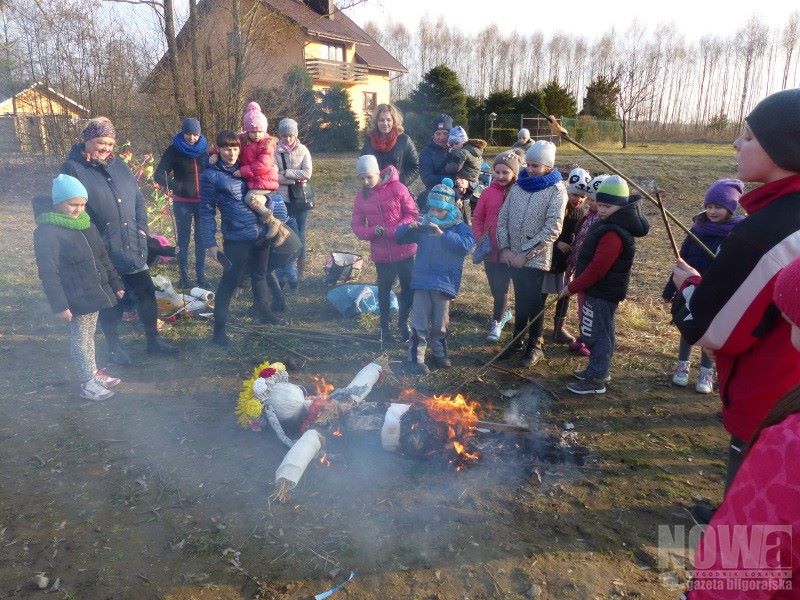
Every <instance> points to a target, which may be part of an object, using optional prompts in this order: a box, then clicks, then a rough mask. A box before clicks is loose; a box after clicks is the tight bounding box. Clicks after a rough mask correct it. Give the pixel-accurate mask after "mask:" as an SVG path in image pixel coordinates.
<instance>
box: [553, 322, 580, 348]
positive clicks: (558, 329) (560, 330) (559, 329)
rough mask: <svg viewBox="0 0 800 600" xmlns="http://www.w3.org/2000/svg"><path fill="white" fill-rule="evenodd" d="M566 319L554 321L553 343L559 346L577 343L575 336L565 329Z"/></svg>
mask: <svg viewBox="0 0 800 600" xmlns="http://www.w3.org/2000/svg"><path fill="white" fill-rule="evenodd" d="M565 320H566V319H558V318H556V319H553V341H554V342H558V343H559V344H571V343H573V342H574V341H575V336H574V335H572V334H571V333H570V332H569V331H567V330H566V329H564V321H565Z"/></svg>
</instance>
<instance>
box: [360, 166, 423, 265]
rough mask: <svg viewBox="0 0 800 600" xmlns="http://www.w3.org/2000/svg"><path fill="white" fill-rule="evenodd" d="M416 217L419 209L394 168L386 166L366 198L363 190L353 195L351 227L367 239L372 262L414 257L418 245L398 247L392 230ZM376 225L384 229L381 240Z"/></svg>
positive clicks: (362, 238) (411, 221)
mask: <svg viewBox="0 0 800 600" xmlns="http://www.w3.org/2000/svg"><path fill="white" fill-rule="evenodd" d="M418 218H419V209H417V204H416V202H414V198H412V197H411V193H410V192H409V191H408V188H407V187H406V186H404V185H403V184H402V183H400V176H399V175H398V173H397V169H396V168H395V167H394V165H389V166H387V167H386V168H385V169H384V170H383V171H381V180H380V182H378V185H376V186H375V187H374V188H372V189H371V190H369V195H368V196H367V197H366V198H365V197H364V191H363V190H359V191H358V194H356V199H355V202H353V218H352V219H351V220H350V226H351V227H352V228H353V233H355V234H356V236H358V238H359V239H361V240H369V243H370V252H371V254H372V261H373V262H376V263H388V262H397V261H399V260H405V259H406V258H411V257H412V256H414V255H415V254H416V253H417V245H416V244H398V243H397V242H396V241H395V239H394V234H395V231H397V228H398V227H399V226H400V225H403V224H404V223H413V222H414V221H416V220H417V219H418ZM378 225H382V226H383V228H384V229H385V230H386V231H385V232H384V234H383V235H382V236H380V237H377V236H376V235H375V227H377V226H378Z"/></svg>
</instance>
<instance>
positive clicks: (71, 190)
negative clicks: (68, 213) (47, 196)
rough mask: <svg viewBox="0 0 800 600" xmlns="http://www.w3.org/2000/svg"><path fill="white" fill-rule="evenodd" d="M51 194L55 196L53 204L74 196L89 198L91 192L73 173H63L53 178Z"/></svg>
mask: <svg viewBox="0 0 800 600" xmlns="http://www.w3.org/2000/svg"><path fill="white" fill-rule="evenodd" d="M51 195H52V197H53V206H56V205H58V204H61V203H62V202H64V201H65V200H72V199H73V198H86V199H87V200H88V198H89V193H88V192H87V191H86V188H85V187H83V184H82V183H81V182H80V181H78V180H77V179H75V178H74V177H73V176H72V175H64V174H63V173H61V174H60V175H59V176H58V177H56V178H55V179H53V191H52V193H51Z"/></svg>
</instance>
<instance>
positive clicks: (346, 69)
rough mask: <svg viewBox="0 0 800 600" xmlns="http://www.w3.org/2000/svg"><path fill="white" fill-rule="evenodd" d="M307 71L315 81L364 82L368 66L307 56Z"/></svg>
mask: <svg viewBox="0 0 800 600" xmlns="http://www.w3.org/2000/svg"><path fill="white" fill-rule="evenodd" d="M306 71H308V74H309V75H311V78H312V79H313V80H314V81H329V82H335V83H363V82H365V81H367V66H366V65H358V64H355V63H348V62H342V61H338V60H326V59H324V58H307V59H306Z"/></svg>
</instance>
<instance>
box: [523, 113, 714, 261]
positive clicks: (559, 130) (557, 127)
mask: <svg viewBox="0 0 800 600" xmlns="http://www.w3.org/2000/svg"><path fill="white" fill-rule="evenodd" d="M533 110H535V111H536V112H537V113H539V114H540V115H541V116H543V117H544V118H545V119H547V121H548V122H549V123H550V128H551V129H552V130H553V133H555V134H557V135H560V136H561V137H562V138H564V139H565V140H567V141H568V142H569V143H570V144H572V145H574V146H577V147H578V148H580V149H581V150H583V151H584V152H586V154H588V155H589V156H591V157H592V158H593V159H595V160H596V161H597V162H599V163H600V164H601V165H603V166H605V167H607V168H608V169H611V171H612V172H614V173H616V174H617V175H619V176H620V177H622V178H623V179H624V180H625V181H627V182H628V183H629V184H630V185H631V186H633V187H634V188H636V189H637V190H639V191H640V192H641V193H642V195H643V196H644V197H645V198H647V199H648V200H650V202H652V203H653V204H655V205H656V206H659V203H658V202H657V201H656V199H655V198H653V197H652V196H651V195H650V194H649V193H648V192H647V191H646V190H645V189H644V188H643V187H642V186H640V185H639V184H638V183H636V182H635V181H633V180H632V179H631V178H630V177H628V176H627V175H625V174H624V173H622V172H621V171H620V170H619V169H617V168H616V167H613V166H612V165H610V164H609V163H607V162H606V161H605V160H603V159H602V158H600V157H599V156H597V154H595V153H594V152H592V151H591V150H589V149H588V148H587V147H586V146H584V145H583V144H581V143H580V142H576V141H575V140H573V139H572V138H571V137H570V136H569V133H568V132H567V130H566V129H564V127H563V126H562V125H561V123H559V122H558V121H557V120H556V118H555V117H554V116H553V115H546V114H545V113H544V112H543V111H542V110H540V109H539V108H538V107H536V106H534V107H533ZM663 210H664V214H666V215H667V216H668V217H669V218H670V219H672V221H673V222H674V223H675V224H676V225H677V226H678V227H680V228H681V229H683V231H684V232H685V233H686V235H688V236H689V237H690V238H692V240H693V241H694V242H695V243H696V244H697V245H698V246H700V248H701V249H702V250H703V252H705V253H706V254H708V255H709V256H710V257H711V258H716V255H715V254H714V253H713V252H712V251H711V250H710V249H709V247H708V246H706V245H705V244H704V243H703V241H702V240H701V239H700V238H699V237H697V236H696V235H695V234H694V232H692V231H691V230H690V229H689V228H688V227H686V226H685V225H684V224H683V223H681V222H680V220H678V218H677V217H676V216H675V215H673V214H672V213H671V212H669V211H668V210H667V209H663Z"/></svg>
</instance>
